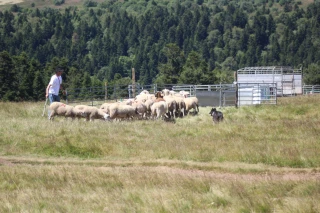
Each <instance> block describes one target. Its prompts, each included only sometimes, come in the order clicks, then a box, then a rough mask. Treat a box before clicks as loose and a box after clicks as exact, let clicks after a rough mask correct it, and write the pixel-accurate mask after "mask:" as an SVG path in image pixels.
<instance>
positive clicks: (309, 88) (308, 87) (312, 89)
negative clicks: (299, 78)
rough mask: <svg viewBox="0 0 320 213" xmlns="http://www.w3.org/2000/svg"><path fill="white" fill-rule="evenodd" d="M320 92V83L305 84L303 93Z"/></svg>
mask: <svg viewBox="0 0 320 213" xmlns="http://www.w3.org/2000/svg"><path fill="white" fill-rule="evenodd" d="M315 93H320V85H303V94H304V95H310V94H315Z"/></svg>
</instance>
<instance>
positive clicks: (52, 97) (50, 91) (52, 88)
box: [46, 67, 63, 104]
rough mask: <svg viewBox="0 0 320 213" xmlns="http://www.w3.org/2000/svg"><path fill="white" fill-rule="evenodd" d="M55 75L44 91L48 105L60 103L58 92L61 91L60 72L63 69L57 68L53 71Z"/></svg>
mask: <svg viewBox="0 0 320 213" xmlns="http://www.w3.org/2000/svg"><path fill="white" fill-rule="evenodd" d="M55 72H56V74H54V75H53V76H52V77H51V79H50V82H49V84H48V86H47V89H46V98H49V101H50V104H52V102H60V97H59V90H60V89H62V86H61V84H62V77H61V75H62V72H63V69H62V68H60V67H57V68H56V69H55Z"/></svg>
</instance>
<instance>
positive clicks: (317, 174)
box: [0, 157, 320, 182]
mask: <svg viewBox="0 0 320 213" xmlns="http://www.w3.org/2000/svg"><path fill="white" fill-rule="evenodd" d="M23 165H33V166H40V165H49V166H51V165H52V166H64V165H65V166H66V165H67V166H72V165H74V166H87V167H92V168H95V169H97V170H109V171H112V170H115V169H117V170H122V171H130V170H135V171H137V170H139V171H141V172H155V173H161V174H168V175H177V176H178V175H183V176H184V177H186V176H187V177H193V178H194V177H208V178H214V179H220V180H226V181H248V182H253V181H306V180H309V181H312V180H318V181H320V168H289V167H274V166H268V165H259V164H245V163H238V162H235V163H230V162H227V163H218V162H213V163H199V162H181V161H169V160H157V161H140V160H133V161H107V160H78V159H60V158H29V157H0V166H23Z"/></svg>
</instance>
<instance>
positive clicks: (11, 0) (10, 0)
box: [0, 0, 23, 5]
mask: <svg viewBox="0 0 320 213" xmlns="http://www.w3.org/2000/svg"><path fill="white" fill-rule="evenodd" d="M21 2H23V0H0V5H6V4H18V3H21Z"/></svg>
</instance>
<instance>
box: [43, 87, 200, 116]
mask: <svg viewBox="0 0 320 213" xmlns="http://www.w3.org/2000/svg"><path fill="white" fill-rule="evenodd" d="M188 94H189V93H187V92H185V91H180V92H179V93H178V92H174V91H170V90H168V89H164V90H162V91H159V92H157V93H156V94H150V93H149V92H148V91H147V90H143V91H142V92H141V93H140V94H139V95H137V96H136V97H135V98H133V99H128V100H125V101H123V102H116V103H104V104H102V105H101V107H100V108H97V107H92V106H87V105H77V106H70V105H66V104H64V103H61V102H53V103H52V104H51V105H50V107H49V109H50V114H49V119H50V120H53V118H54V116H64V117H71V118H73V119H74V118H83V117H84V118H85V119H86V120H87V121H93V120H94V119H103V120H115V119H118V120H122V119H160V118H162V119H173V118H176V117H184V116H186V115H188V113H189V112H190V110H191V109H193V112H194V113H198V112H199V103H198V99H197V98H196V97H187V95H188Z"/></svg>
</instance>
